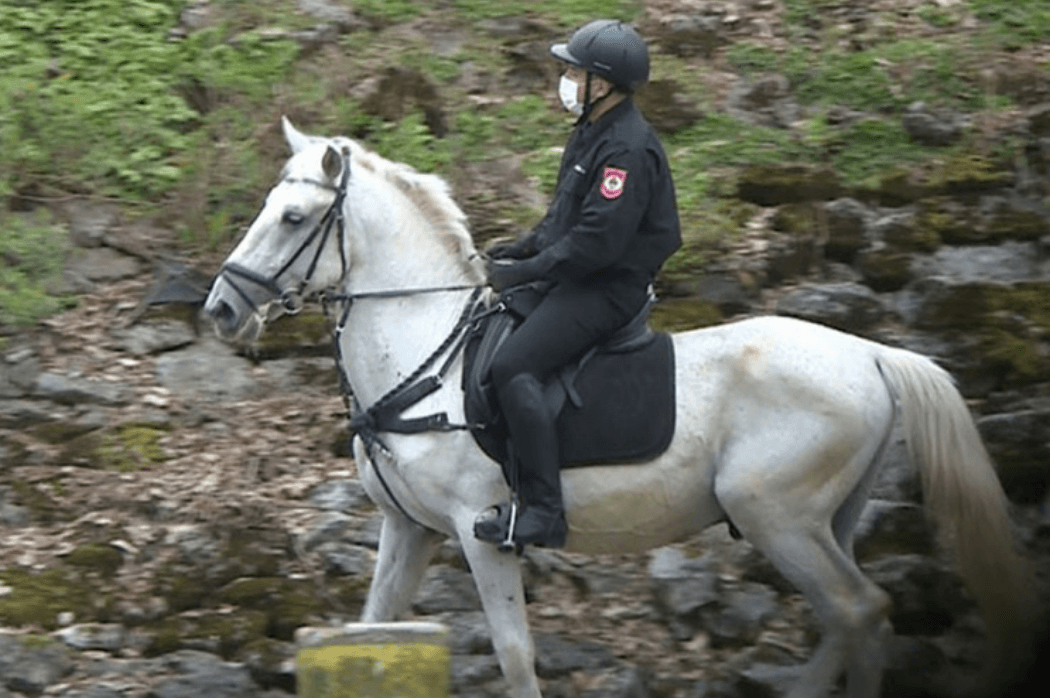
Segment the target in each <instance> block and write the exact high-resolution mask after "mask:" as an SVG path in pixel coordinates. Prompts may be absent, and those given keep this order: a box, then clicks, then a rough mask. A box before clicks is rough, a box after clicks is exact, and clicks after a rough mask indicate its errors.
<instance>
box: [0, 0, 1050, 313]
mask: <svg viewBox="0 0 1050 698" xmlns="http://www.w3.org/2000/svg"><path fill="white" fill-rule="evenodd" d="M840 5H841V3H839V2H837V1H836V0H785V2H784V9H785V13H786V17H787V19H788V24H787V25H786V27H785V30H786V31H787V33H788V36H789V37H790V38H791V39H792V41H791V42H790V43H789V47H788V48H778V47H776V44H775V43H773V42H768V43H760V42H758V41H756V40H752V39H747V38H738V37H735V36H734V37H732V41H731V42H730V43H729V44H727V45H725V46H724V47H721V48H720V49H719V55H718V56H717V57H716V59H715V60H724V61H725V63H727V64H728V65H729V66H730V67H731V68H733V69H735V70H737V71H739V72H741V73H742V74H743V75H745V76H751V77H756V76H758V75H761V74H765V73H770V72H776V73H780V74H782V75H784V76H786V77H787V78H788V79H789V80H790V81H791V85H792V96H793V97H794V98H795V99H796V100H798V101H799V102H800V103H801V104H802V106H803V107H804V108H805V110H806V111H805V115H804V120H803V121H801V122H800V123H799V124H796V125H795V126H794V127H793V128H791V129H783V128H764V127H759V126H751V125H747V124H744V123H742V122H739V121H737V120H736V119H734V118H732V117H729V116H727V115H725V114H724V113H722V112H721V111H720V105H718V104H715V103H714V102H713V99H714V98H713V97H712V94H711V93H709V91H706V90H705V89H704V87H703V85H704V81H703V80H701V79H698V78H701V77H703V76H704V75H705V74H706V73H707V71H708V70H709V67H710V64H711V63H710V62H709V61H706V60H700V59H689V58H683V57H681V56H677V55H672V54H671V53H668V52H665V51H662V50H660V48H659V46H657V47H656V50H655V51H654V53H653V74H654V77H657V78H671V79H674V80H676V81H677V83H678V84H679V85H680V86H681V92H680V95H679V96H680V97H681V98H683V99H686V100H688V101H690V102H692V103H694V104H696V105H697V106H699V107H700V108H702V109H703V110H704V112H705V116H704V117H703V118H702V119H700V120H699V121H698V122H696V123H694V124H693V125H691V126H689V127H687V128H685V129H682V130H680V131H678V132H676V133H674V134H668V135H665V138H664V142H665V145H666V147H667V150H668V152H669V153H670V154H671V156H672V163H673V167H674V174H675V177H676V183H677V186H678V194H679V199H680V203H681V210H682V218H683V222H684V224H685V228H686V230H687V238H688V239H687V244H686V246H685V248H684V249H683V251H682V252H681V253H679V256H678V258H677V259H676V260H675V261H674V263H673V265H672V267H673V268H675V269H678V270H679V271H683V272H685V270H687V268H688V267H689V266H690V265H693V264H695V263H697V262H699V261H702V260H703V259H706V258H707V257H708V256H709V255H710V254H711V251H712V250H713V249H714V247H715V246H716V245H717V244H718V243H720V242H721V241H724V240H725V239H727V238H731V237H733V236H734V235H736V234H737V232H738V231H739V228H740V226H741V224H742V221H743V220H746V219H747V217H748V215H749V214H748V212H747V210H746V209H745V208H742V207H740V206H738V205H736V204H727V203H726V199H728V198H732V197H733V196H734V195H735V194H734V192H735V182H734V178H735V176H736V171H737V170H738V169H739V168H741V167H744V166H750V165H755V164H774V163H784V162H797V163H804V164H818V165H830V166H832V167H834V168H835V169H836V171H837V172H838V175H839V177H840V179H841V181H842V184H843V186H845V187H857V186H861V187H865V188H878V187H879V186H880V183H881V182H884V181H886V178H887V175H886V172H887V171H888V170H889V169H890V168H911V167H915V166H919V165H923V164H925V163H928V162H931V161H933V160H936V159H940V160H942V161H943V160H945V159H947V158H953V157H965V156H967V155H972V154H976V155H980V156H986V157H989V158H992V159H996V160H999V159H1009V158H1010V157H1012V156H1013V155H1015V153H1013V152H998V153H988V152H983V151H982V148H987V147H993V146H982V144H981V142H980V140H979V138H978V136H977V134H967V135H964V138H963V141H962V142H961V143H960V144H958V145H956V146H953V147H952V148H950V149H943V148H941V149H938V148H928V147H921V146H917V145H916V144H914V143H912V142H911V141H910V140H909V139H908V136H907V134H906V133H905V132H904V130H903V128H902V127H901V125H900V114H901V113H902V111H903V110H904V109H905V108H906V107H907V106H908V105H909V104H911V103H912V102H914V101H918V100H922V101H925V102H926V103H928V104H930V105H933V106H945V107H951V108H956V109H965V110H968V111H986V112H987V111H991V112H995V111H999V110H1005V109H1009V108H1012V107H1013V106H1014V105H1013V104H1012V103H1011V101H1010V99H1009V98H1008V97H1004V96H1001V95H994V94H990V93H989V91H988V90H987V89H985V88H984V87H982V85H984V83H983V82H982V78H981V70H982V69H983V68H984V67H985V66H986V65H987V59H988V57H989V56H990V55H991V52H993V51H998V50H1002V49H1007V50H1016V49H1022V48H1024V47H1026V46H1030V45H1033V44H1036V43H1038V42H1039V41H1042V40H1044V39H1045V37H1046V36H1048V35H1050V7H1048V6H1047V4H1046V3H1045V2H1043V1H1042V0H1015V1H1013V2H1005V1H1004V0H964V1H963V2H961V3H959V4H954V5H948V6H945V7H941V6H939V5H934V4H932V3H927V4H924V5H921V6H919V7H918V8H916V9H915V10H913V11H912V13H911V14H909V13H907V12H903V11H901V12H897V13H893V14H886V15H883V14H880V13H878V12H873V13H872V14H871V15H870V17H869V21H868V22H867V23H866V24H865V25H864V26H862V27H860V28H859V29H857V28H854V29H851V30H846V29H844V26H845V25H844V23H843V21H841V17H840V15H839V14H836V9H837V8H839V7H840ZM187 7H188V3H187V2H186V0H54V1H53V2H47V3H43V2H30V1H29V0H24V1H18V2H9V3H5V4H3V5H2V6H0V63H2V64H3V65H4V71H3V73H2V74H0V198H3V199H6V200H7V201H10V202H16V203H17V206H18V208H20V209H24V208H30V207H33V206H37V205H39V204H40V203H46V202H47V201H48V200H49V199H50V198H54V197H60V196H69V195H71V194H72V195H77V196H87V197H95V198H101V197H106V198H111V199H116V200H118V201H121V202H125V203H127V204H132V205H134V206H136V207H138V208H143V209H145V210H146V211H152V212H157V210H158V209H160V212H161V213H162V214H164V215H166V216H167V218H168V220H170V221H171V224H172V225H173V227H175V228H176V230H177V231H178V233H179V238H180V240H181V241H182V242H183V243H184V244H185V245H186V246H187V247H191V248H195V249H198V250H209V251H215V250H221V249H225V247H226V246H227V245H228V243H229V241H230V240H231V238H232V237H233V236H234V235H235V234H236V232H237V231H238V230H240V229H242V228H243V226H244V225H245V224H246V223H247V221H248V220H249V219H250V217H251V215H252V213H253V212H254V210H255V209H256V207H257V206H258V202H259V201H260V199H261V197H262V196H263V194H264V192H265V190H266V189H267V188H268V187H269V186H270V184H271V183H272V181H273V177H274V175H275V173H276V172H277V170H278V168H279V167H280V165H281V161H282V159H283V156H284V153H285V151H284V146H283V143H282V142H281V138H280V132H279V128H278V126H277V124H278V119H279V116H280V114H282V113H284V114H288V115H289V116H291V117H292V118H293V119H294V120H295V121H296V123H298V124H299V125H300V126H301V127H303V128H304V129H306V130H308V131H309V132H313V133H322V134H332V135H335V134H347V135H351V136H353V137H355V138H359V139H361V140H362V141H364V142H365V143H366V144H367V145H369V146H370V147H372V148H375V149H376V150H377V151H378V152H380V153H381V154H382V155H384V156H386V157H388V158H391V159H394V160H399V161H403V162H407V163H409V164H411V165H413V166H415V167H417V168H419V169H421V170H426V171H434V172H438V173H440V174H442V175H445V176H446V177H448V178H449V179H451V180H452V181H454V182H457V184H458V183H461V182H462V173H463V172H464V170H465V169H466V167H467V166H468V165H470V164H471V163H476V162H480V161H484V160H488V159H491V158H496V157H508V156H513V157H515V158H516V159H517V160H518V161H519V162H520V163H521V167H522V172H523V175H524V176H528V177H534V178H536V179H537V181H539V183H540V185H541V187H542V188H543V189H544V190H545V191H547V192H549V191H550V190H551V189H552V188H553V184H554V177H555V175H556V167H557V163H558V160H559V157H560V156H559V154H558V152H557V150H556V147H557V146H560V145H562V144H563V143H564V141H565V137H566V135H567V133H568V129H569V124H570V123H571V120H569V119H567V118H566V117H565V115H564V114H563V113H561V112H559V111H558V109H557V108H556V107H554V106H552V103H551V102H552V100H551V99H550V97H551V95H550V94H549V93H548V92H543V89H544V88H543V87H542V85H543V80H544V78H543V76H542V75H533V76H532V77H531V78H529V79H525V80H523V81H521V82H517V81H516V79H515V81H512V80H511V79H510V78H509V76H510V75H512V74H514V73H515V71H517V70H518V69H519V68H521V67H522V66H521V65H520V64H519V63H518V62H517V61H519V60H521V58H522V56H520V55H518V54H516V53H515V52H514V51H509V50H507V46H508V45H510V44H513V43H514V41H513V40H511V39H508V38H507V37H506V36H503V35H501V34H500V32H498V31H488V30H485V29H481V28H480V27H481V26H482V25H483V23H486V22H493V21H494V20H500V19H505V18H508V17H517V16H523V17H526V18H529V19H534V20H537V21H538V22H540V23H542V24H544V25H547V26H550V27H553V28H555V29H557V30H558V31H562V32H565V33H566V34H567V33H568V31H569V30H571V29H572V28H574V27H576V26H578V25H580V24H581V23H583V22H585V21H587V20H589V19H592V18H594V17H598V16H603V17H615V18H619V19H624V20H627V21H639V20H640V19H642V18H643V17H644V4H643V3H642V2H640V1H639V0H580V1H579V2H574V3H566V2H563V1H561V0H535V1H534V2H530V3H527V4H526V5H524V6H522V7H520V8H509V7H508V6H507V5H506V3H501V2H498V1H497V0H450V1H449V2H447V3H441V4H438V5H433V4H430V3H424V2H419V1H418V0H360V2H355V3H353V10H354V12H356V13H357V14H359V15H361V16H364V17H366V18H368V19H369V20H370V22H371V23H372V27H371V28H369V29H358V30H355V31H352V32H349V33H347V34H345V35H343V36H341V37H340V38H339V40H338V42H337V43H336V44H334V45H331V46H325V47H323V48H321V49H318V50H312V49H311V50H307V51H304V50H303V49H301V48H300V45H299V43H298V42H297V41H295V40H293V39H292V38H291V37H290V36H289V32H292V31H296V30H301V29H307V28H312V27H314V26H315V25H316V24H317V21H316V20H315V19H314V18H311V17H309V16H307V15H305V14H304V13H302V12H301V11H299V10H298V7H297V5H296V3H293V2H287V1H286V0H214V1H213V2H212V3H211V4H210V11H209V13H208V16H207V17H206V18H205V19H204V24H205V26H203V27H195V28H194V29H193V30H192V31H189V32H186V34H187V35H186V36H183V35H182V34H180V33H178V32H175V33H173V30H175V28H176V27H178V25H179V18H180V16H181V14H182V13H183V11H184V10H185V9H186V8H187ZM971 16H972V17H975V18H976V19H977V20H978V21H979V22H980V24H979V25H978V27H977V28H976V29H973V30H970V29H968V30H966V31H962V30H961V29H960V27H961V26H962V25H961V22H962V20H963V19H965V18H967V17H971ZM415 20H423V21H426V22H430V21H434V22H436V23H437V24H438V25H441V26H448V27H449V28H450V30H451V31H453V32H455V33H457V34H458V35H459V36H461V37H462V39H463V40H462V41H461V42H460V43H459V44H458V45H457V44H455V43H453V44H451V47H450V48H449V49H448V50H446V51H440V52H436V51H435V50H434V46H433V45H432V44H431V39H432V37H430V36H428V35H427V33H426V32H406V31H404V30H401V29H399V28H397V27H393V26H392V25H394V24H396V23H402V22H410V21H415ZM896 22H906V23H910V25H911V26H922V25H924V26H925V27H927V29H928V30H929V31H930V32H933V33H927V34H920V33H918V32H910V33H904V34H902V33H900V32H896V31H893V29H892V28H893V27H894V26H896V25H895V23H896ZM542 40H546V39H545V38H544V39H542ZM394 65H397V66H401V67H402V68H404V69H410V70H414V71H418V72H419V74H421V75H422V76H423V78H424V79H425V80H426V81H427V82H428V83H430V84H431V85H434V86H435V87H436V95H437V97H436V100H437V101H436V103H435V104H433V105H428V106H427V109H428V110H429V109H436V110H437V112H439V113H440V114H441V118H442V119H443V122H444V124H445V126H446V127H447V130H446V131H444V132H442V133H440V135H438V134H435V132H434V131H433V129H432V128H431V127H430V125H428V117H427V116H425V114H424V109H423V107H422V105H419V104H416V105H409V108H408V109H407V110H405V111H404V113H402V114H398V115H397V116H396V117H388V118H387V119H385V120H384V118H381V117H379V116H376V115H375V114H374V113H367V112H366V110H365V105H363V104H362V98H361V97H360V96H359V95H360V94H362V93H361V92H358V91H357V86H359V85H361V84H363V83H365V82H367V81H368V80H370V79H374V78H376V77H378V76H381V75H382V74H383V71H384V70H386V69H388V68H389V67H390V66H394ZM525 69H526V71H528V70H535V68H534V67H530V66H528V65H526V66H525ZM477 85H482V86H487V87H483V88H481V89H480V90H479V88H478V87H477ZM833 107H834V108H835V109H842V108H846V109H852V110H857V111H860V112H863V117H862V118H859V119H850V120H847V121H845V122H843V121H842V120H841V119H838V120H833V119H832V118H831V117H830V116H829V115H830V113H831V110H832V108H833ZM428 113H429V112H428ZM994 147H996V148H999V149H1000V150H1003V146H1001V145H996V146H994ZM1010 147H1011V146H1007V147H1006V150H1010ZM1014 150H1016V148H1014ZM478 202H483V206H484V208H485V210H486V211H487V212H488V213H487V214H486V215H493V216H495V217H496V218H497V219H500V220H510V221H516V222H518V221H520V222H521V223H522V224H527V223H528V222H531V221H529V220H528V219H529V216H530V212H529V211H526V210H524V208H523V206H522V205H521V202H519V201H512V200H508V201H505V202H504V201H500V200H499V194H498V193H496V194H491V193H485V192H481V193H477V192H472V193H471V199H470V203H475V204H477V203H478ZM0 229H2V231H3V235H2V236H0V324H4V325H17V324H26V323H32V322H34V321H35V320H36V319H37V318H39V317H41V316H44V315H47V314H50V313H53V312H55V311H57V310H60V309H61V308H63V307H65V305H66V304H68V303H69V299H68V298H65V297H62V296H54V295H51V294H49V293H48V292H47V291H48V290H49V289H53V288H59V287H58V286H57V285H56V284H55V283H54V280H55V279H56V278H57V275H58V272H59V271H60V268H61V263H62V257H63V256H64V255H63V245H64V243H63V242H61V236H62V232H61V228H60V227H59V226H56V225H53V224H52V223H51V221H50V219H48V218H47V217H46V216H40V217H22V216H10V215H7V214H4V213H3V212H0ZM43 251H47V252H48V254H42V252H43Z"/></svg>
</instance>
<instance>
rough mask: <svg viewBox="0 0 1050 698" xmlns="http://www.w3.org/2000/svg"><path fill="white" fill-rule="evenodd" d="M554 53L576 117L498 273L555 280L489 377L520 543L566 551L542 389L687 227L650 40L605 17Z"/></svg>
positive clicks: (487, 535)
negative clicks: (651, 107)
mask: <svg viewBox="0 0 1050 698" xmlns="http://www.w3.org/2000/svg"><path fill="white" fill-rule="evenodd" d="M550 52H551V54H552V55H553V56H554V58H556V59H558V60H559V61H561V62H562V63H564V64H565V70H564V73H563V74H562V76H561V79H560V82H559V84H558V95H559V97H560V99H561V102H562V105H563V106H564V107H565V109H566V110H568V111H569V112H571V113H572V114H574V115H576V116H577V117H578V120H577V121H576V125H575V128H574V130H573V132H572V135H571V137H570V138H569V141H568V144H567V145H566V147H565V152H564V155H563V156H562V160H561V165H560V168H559V170H558V183H557V187H556V189H555V193H554V197H553V199H552V201H551V204H550V207H549V209H548V210H547V213H546V215H545V216H544V218H543V219H542V220H541V221H540V222H539V223H538V224H537V225H536V226H535V227H534V228H533V229H532V230H531V231H529V232H528V233H525V234H524V235H522V236H520V237H519V238H518V239H517V240H515V241H513V242H510V243H505V244H500V245H495V246H494V247H493V248H492V249H490V250H489V251H488V257H489V260H488V281H489V284H490V285H491V286H492V287H493V288H494V289H496V290H497V291H502V290H504V289H507V288H510V287H512V286H517V285H520V284H524V283H529V282H541V283H540V284H539V285H541V286H542V287H544V288H549V290H548V291H546V294H545V295H544V296H543V299H542V301H541V302H540V303H539V305H538V306H537V307H536V309H535V310H533V311H532V312H531V313H530V314H529V315H528V317H527V318H526V319H525V321H524V322H523V323H522V324H521V326H520V327H519V328H518V329H517V330H515V331H514V333H513V334H511V336H510V337H509V338H508V339H507V340H506V341H505V343H504V344H503V345H502V346H501V347H500V349H499V350H498V352H497V353H496V355H495V357H493V361H492V368H491V378H492V384H493V386H494V388H495V390H496V394H497V397H498V400H499V406H500V408H501V410H502V412H503V416H504V419H505V421H506V424H507V429H508V432H509V434H510V440H511V444H512V445H513V451H514V453H515V454H516V457H517V459H518V470H517V472H518V479H519V480H520V484H519V495H520V498H521V500H522V507H521V510H520V512H519V513H518V515H517V517H516V521H515V523H514V541H515V543H516V544H518V545H519V546H523V545H527V544H534V545H542V546H546V547H561V546H563V545H564V544H565V537H566V533H567V526H566V522H565V511H564V507H563V504H562V494H561V477H560V472H559V471H560V467H561V462H560V459H559V454H558V438H557V432H556V428H555V415H554V414H552V413H551V412H550V410H549V409H548V407H547V406H546V404H545V403H544V399H543V385H544V383H545V382H547V381H548V380H549V379H550V378H551V377H552V376H553V375H554V373H555V371H556V370H557V369H559V368H561V367H562V366H564V365H566V364H568V363H569V362H570V361H572V360H574V359H576V358H578V357H580V356H581V355H582V354H583V353H584V352H586V351H587V350H588V349H590V348H591V347H593V346H594V345H596V344H598V343H600V342H602V341H603V340H604V339H606V338H608V337H609V336H610V335H611V334H613V333H614V332H615V331H616V330H618V329H620V328H621V327H623V326H624V325H626V324H627V323H629V322H630V321H631V320H632V319H633V318H634V317H635V316H636V315H637V314H638V313H639V312H641V310H642V308H643V307H644V306H645V304H646V303H647V301H648V298H649V293H650V291H649V289H650V286H651V284H652V283H653V280H654V278H655V276H656V273H657V271H658V270H659V269H660V267H661V265H662V264H663V262H664V260H666V259H667V258H668V257H669V256H670V255H671V253H673V252H674V251H675V250H676V249H678V247H679V246H680V245H681V232H680V229H679V222H678V211H677V206H676V202H675V190H674V183H673V181H672V179H671V170H670V167H669V166H668V161H667V156H666V154H665V153H664V150H663V147H662V146H661V144H660V141H659V139H658V138H657V135H656V132H655V131H654V130H653V128H652V126H650V125H649V123H648V122H647V121H646V120H645V118H644V117H643V116H642V114H641V112H640V111H639V110H638V108H637V107H636V106H635V104H634V100H633V99H632V95H633V93H634V91H635V90H636V89H638V88H639V87H640V86H642V85H643V84H645V82H646V81H647V80H648V79H649V49H648V47H647V45H646V43H645V40H644V39H642V37H641V36H639V35H638V33H637V32H636V31H635V30H634V29H632V28H631V27H629V26H628V25H626V24H624V23H622V22H618V21H615V20H596V21H593V22H590V23H588V24H586V25H584V26H583V27H581V28H580V29H578V30H577V31H576V32H575V33H574V34H573V35H572V37H571V38H570V39H569V42H568V43H567V44H566V43H558V44H554V45H553V46H551V48H550ZM512 457H513V456H512ZM509 511H510V506H500V507H498V508H496V509H495V510H493V509H489V510H486V511H485V512H482V513H481V514H480V515H479V516H478V519H477V520H476V522H475V525H474V534H475V536H476V537H477V538H479V539H480V540H483V541H486V542H492V543H500V542H503V541H504V540H505V537H506V536H507V531H508V528H509V527H510V526H511V523H510V514H509Z"/></svg>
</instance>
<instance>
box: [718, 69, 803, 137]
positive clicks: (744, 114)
mask: <svg viewBox="0 0 1050 698" xmlns="http://www.w3.org/2000/svg"><path fill="white" fill-rule="evenodd" d="M726 111H727V112H728V113H729V114H730V115H732V116H734V117H736V118H737V119H739V120H741V121H744V122H746V123H749V124H752V125H753V126H768V127H776V128H789V127H790V126H791V125H792V124H794V123H795V122H796V121H798V120H799V119H800V118H801V117H802V109H801V108H800V107H799V105H798V103H797V102H796V101H795V99H794V98H793V97H792V96H791V82H790V81H789V80H788V79H787V78H786V77H784V76H783V75H763V76H760V77H758V78H756V79H754V80H747V79H741V80H738V81H737V82H736V84H734V85H733V87H732V88H731V89H730V91H729V95H728V96H727V97H726Z"/></svg>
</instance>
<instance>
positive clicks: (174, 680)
mask: <svg viewBox="0 0 1050 698" xmlns="http://www.w3.org/2000/svg"><path fill="white" fill-rule="evenodd" d="M163 660H164V662H165V664H166V665H167V667H168V668H169V670H172V671H174V672H176V673H177V675H176V676H174V677H171V678H167V679H161V680H159V681H158V682H157V684H156V686H154V688H153V690H152V691H151V693H150V695H151V696H153V698H199V697H200V696H208V698H252V697H253V696H254V695H255V691H256V686H255V683H254V682H253V681H252V678H251V676H250V675H249V673H248V669H247V668H246V667H245V666H244V665H243V664H238V663H232V662H224V661H222V660H221V659H219V658H218V657H216V656H214V655H212V654H209V653H206V652H200V651H195V650H180V651H178V652H174V653H172V654H170V655H167V656H165V657H163Z"/></svg>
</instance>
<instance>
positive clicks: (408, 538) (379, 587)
mask: <svg viewBox="0 0 1050 698" xmlns="http://www.w3.org/2000/svg"><path fill="white" fill-rule="evenodd" d="M442 539H443V536H441V535H440V534H437V533H434V532H433V531H430V530H427V529H425V528H421V527H420V526H418V525H416V524H414V523H412V522H411V521H409V520H408V519H407V518H405V517H404V515H402V514H401V513H399V512H386V515H385V516H384V517H383V527H382V529H381V530H380V532H379V554H378V556H377V558H376V568H375V572H374V573H373V575H372V584H371V586H369V588H368V600H367V601H365V608H364V611H362V613H361V620H362V621H364V622H366V623H375V622H383V621H391V620H396V619H397V618H398V616H400V615H401V614H402V613H404V612H405V611H406V610H408V606H409V604H410V603H411V602H412V597H413V596H414V595H415V593H416V589H418V588H419V583H420V581H421V580H422V579H423V573H424V572H426V569H427V565H428V564H429V563H430V558H432V557H433V556H434V551H435V550H436V549H437V546H438V544H439V543H440V542H441V540H442Z"/></svg>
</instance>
